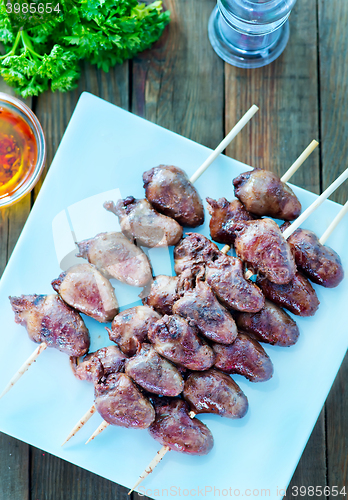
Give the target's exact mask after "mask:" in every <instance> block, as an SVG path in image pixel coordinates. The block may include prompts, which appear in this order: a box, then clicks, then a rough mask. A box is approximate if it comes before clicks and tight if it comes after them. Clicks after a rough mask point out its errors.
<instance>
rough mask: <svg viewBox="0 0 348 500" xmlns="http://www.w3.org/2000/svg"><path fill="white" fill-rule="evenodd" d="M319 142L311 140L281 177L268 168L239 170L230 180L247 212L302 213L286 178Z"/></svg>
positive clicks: (284, 215) (279, 215)
mask: <svg viewBox="0 0 348 500" xmlns="http://www.w3.org/2000/svg"><path fill="white" fill-rule="evenodd" d="M318 144H319V143H318V142H317V141H312V142H311V143H310V145H309V146H308V147H307V148H306V149H305V150H304V151H303V153H302V154H301V155H300V156H299V158H298V159H297V160H296V161H295V162H294V163H293V165H292V166H291V167H290V168H289V169H288V170H287V171H286V173H285V174H284V175H283V176H282V177H281V178H279V177H278V176H277V175H276V174H275V173H273V172H271V171H269V170H263V169H260V168H255V169H254V170H251V171H248V172H244V173H242V174H240V175H239V176H238V177H236V178H235V179H234V180H233V185H234V192H235V195H236V197H237V198H238V199H239V200H240V201H241V202H242V203H243V205H244V207H245V208H246V209H247V210H248V212H250V213H251V214H253V215H256V216H258V217H262V216H269V217H274V218H275V219H283V220H294V219H296V218H297V217H298V216H299V215H300V213H301V204H300V202H299V200H298V199H297V197H296V195H295V194H294V192H293V191H292V189H291V188H290V187H289V186H288V185H287V184H286V182H288V181H289V180H290V178H291V177H292V176H293V175H294V173H295V172H296V171H297V170H298V169H299V168H300V166H301V165H302V164H303V162H304V161H305V160H306V159H307V158H308V156H309V155H310V154H311V153H312V152H313V151H314V149H315V148H316V147H317V146H318Z"/></svg>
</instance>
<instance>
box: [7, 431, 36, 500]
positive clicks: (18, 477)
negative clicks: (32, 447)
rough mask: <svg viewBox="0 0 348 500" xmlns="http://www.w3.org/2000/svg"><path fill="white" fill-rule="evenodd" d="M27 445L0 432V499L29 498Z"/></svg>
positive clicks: (23, 499)
mask: <svg viewBox="0 0 348 500" xmlns="http://www.w3.org/2000/svg"><path fill="white" fill-rule="evenodd" d="M28 449H29V447H28V445H27V444H25V443H22V442H21V441H18V440H17V439H13V438H11V437H10V436H6V434H0V478H1V480H0V500H29V498H30V497H29V452H28Z"/></svg>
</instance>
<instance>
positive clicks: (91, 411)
mask: <svg viewBox="0 0 348 500" xmlns="http://www.w3.org/2000/svg"><path fill="white" fill-rule="evenodd" d="M96 410H97V409H96V407H95V405H94V404H93V405H92V406H91V407H90V409H89V410H88V411H87V412H86V413H85V414H84V416H83V417H82V418H80V420H79V421H78V422H77V424H76V425H75V427H74V428H73V430H72V431H71V432H70V434H69V436H68V437H67V438H66V440H65V441H64V443H63V444H62V446H64V445H65V444H66V443H67V442H68V441H69V439H71V438H72V437H74V436H75V434H76V433H77V432H78V431H79V430H80V429H81V428H82V427H83V426H84V425H85V423H86V422H88V420H89V419H90V418H91V416H92V415H94V413H95V412H96Z"/></svg>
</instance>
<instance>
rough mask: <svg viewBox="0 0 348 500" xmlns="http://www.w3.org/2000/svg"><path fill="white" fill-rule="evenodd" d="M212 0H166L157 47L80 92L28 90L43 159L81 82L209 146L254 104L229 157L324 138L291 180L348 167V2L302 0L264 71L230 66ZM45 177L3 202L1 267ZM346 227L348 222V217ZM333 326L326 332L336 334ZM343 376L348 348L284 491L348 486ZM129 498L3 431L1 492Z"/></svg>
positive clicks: (253, 159) (283, 165) (263, 162)
mask: <svg viewBox="0 0 348 500" xmlns="http://www.w3.org/2000/svg"><path fill="white" fill-rule="evenodd" d="M214 4H215V2H214V0H200V1H199V2H197V1H196V0H166V6H167V8H169V9H170V10H171V12H172V21H171V24H170V26H169V27H168V28H167V29H166V32H165V34H164V35H163V37H162V38H161V40H160V41H159V42H158V43H157V44H156V46H155V47H154V48H153V49H152V50H150V51H146V52H144V53H143V54H141V55H140V56H139V57H137V58H135V59H134V60H133V61H130V62H127V63H125V64H124V65H123V66H120V67H117V68H115V69H114V70H112V71H111V72H110V73H109V74H105V73H102V72H101V71H97V70H96V69H95V68H94V67H90V66H88V65H84V67H83V71H82V77H81V80H80V84H79V87H78V89H77V90H76V91H74V92H70V93H65V94H59V93H55V94H52V93H50V92H46V93H45V94H43V95H42V96H40V97H39V98H33V99H32V100H30V102H29V104H30V105H31V107H32V109H33V110H34V112H35V113H36V114H37V116H38V118H39V120H40V121H41V123H42V126H43V129H44V132H45V135H46V139H47V145H48V161H47V168H49V165H50V163H51V161H52V158H53V156H54V154H55V151H56V149H57V147H58V145H59V142H60V140H61V137H62V135H63V133H64V130H65V128H66V126H67V124H68V121H69V119H70V116H71V114H72V112H73V110H74V107H75V105H76V102H77V99H78V97H79V95H80V93H81V92H82V91H84V90H87V91H89V92H92V93H93V94H96V95H98V96H100V97H102V98H104V99H106V100H108V101H110V102H113V103H115V104H117V105H118V106H121V107H123V108H125V109H127V110H130V111H132V112H133V113H135V114H137V115H140V116H143V117H145V118H146V119H147V120H150V121H153V122H155V123H157V124H158V125H162V126H163V127H166V128H168V129H169V130H173V131H174V132H177V133H179V134H181V135H183V136H185V137H188V138H190V139H193V140H194V141H197V142H199V143H201V144H204V145H205V146H208V147H211V148H214V147H215V146H216V145H217V144H218V143H219V142H220V140H221V139H222V138H223V137H224V135H225V133H226V132H227V131H229V130H230V128H231V127H232V125H233V124H234V123H235V122H236V121H237V120H238V119H239V118H240V117H241V115H242V114H243V113H244V112H245V111H246V110H247V109H248V108H249V107H250V106H251V104H253V103H256V104H257V105H258V106H259V107H260V112H259V113H258V114H257V115H256V117H254V118H253V120H252V122H251V123H250V124H249V125H248V127H247V129H246V130H245V131H244V132H243V133H241V134H240V135H239V136H238V138H237V139H236V140H235V141H234V142H233V144H232V145H231V146H230V147H229V148H228V150H227V154H228V155H229V156H232V157H233V158H236V159H238V160H240V161H242V162H245V163H247V164H249V165H252V166H254V167H261V168H268V169H271V170H274V171H275V172H277V173H279V174H281V173H284V172H285V170H286V169H287V168H288V167H289V165H290V163H291V162H292V161H293V160H295V159H296V158H297V156H298V155H299V154H300V153H301V152H302V150H303V149H304V148H305V147H306V146H307V145H308V144H309V142H310V141H311V140H312V139H314V138H316V139H318V140H319V141H320V143H321V146H320V149H319V148H318V149H317V150H316V151H315V152H314V153H313V154H312V156H311V157H310V158H309V160H307V162H306V163H305V166H304V167H303V168H301V169H300V171H299V172H298V173H296V175H295V176H294V178H293V179H292V182H293V183H295V184H297V185H299V186H302V187H303V188H305V189H308V190H310V191H313V192H315V193H320V192H322V191H323V190H324V189H325V188H326V187H327V186H328V185H329V184H330V183H331V182H332V181H333V180H334V179H335V178H336V177H337V176H338V175H339V174H340V173H341V172H342V171H343V170H344V169H345V168H347V166H348V164H347V157H348V140H347V138H348V83H347V82H348V64H347V60H346V59H347V55H346V54H347V53H348V32H347V26H348V2H346V1H342V0H330V1H324V0H299V1H298V3H297V5H296V7H295V8H294V10H293V13H292V15H291V35H290V41H289V44H288V46H287V48H286V50H285V52H284V53H283V55H282V56H281V57H280V58H279V59H278V60H277V61H276V62H274V63H273V64H271V65H270V66H267V67H265V68H261V69H257V70H242V69H237V68H234V67H232V66H229V65H226V64H224V63H223V62H222V61H221V60H220V59H219V58H218V57H217V56H216V54H215V53H214V52H213V50H212V48H211V46H210V44H209V41H208V37H207V23H208V18H209V15H210V13H211V11H212V9H213V7H214ZM0 85H2V87H1V90H4V91H7V92H11V93H12V91H11V90H10V89H9V88H7V87H6V86H4V85H3V83H1V84H0ZM43 180H44V175H43V176H42V179H41V181H40V182H39V184H38V185H37V186H36V188H35V190H34V192H33V193H31V194H30V195H28V196H27V197H26V198H25V199H23V200H22V201H21V202H20V203H18V204H17V205H15V206H13V207H11V208H9V209H4V210H1V211H0V269H1V271H2V270H3V269H4V267H5V265H6V262H7V261H8V259H9V257H10V255H11V252H12V249H13V247H14V245H15V243H16V241H17V238H18V236H19V234H20V232H21V230H22V227H23V225H24V223H25V221H26V219H27V216H28V214H29V212H30V209H31V207H32V205H33V203H34V201H35V198H36V196H37V194H38V192H39V190H40V186H41V184H42V182H43ZM231 194H232V192H231ZM347 197H348V184H347V183H346V184H345V186H342V187H341V188H340V189H339V190H338V191H337V192H336V193H335V194H334V196H332V199H334V200H335V201H338V202H340V203H344V202H345V201H346V200H347ZM340 230H341V231H347V225H345V227H344V226H343V224H342V225H341V227H340ZM328 314H329V311H328ZM333 336H334V332H328V339H330V337H331V338H333ZM328 341H330V340H328ZM294 369H296V368H295V367H294ZM347 378H348V358H347V357H346V359H345V362H344V363H343V365H342V367H341V369H340V372H339V374H338V376H337V378H336V381H335V383H334V385H333V387H332V389H331V392H330V394H329V397H328V399H327V402H326V404H325V407H324V408H323V410H322V412H321V414H320V416H319V419H318V422H317V424H316V426H315V428H314V431H313V433H312V436H311V438H310V439H309V442H308V444H307V447H306V449H305V451H304V454H303V456H302V458H301V460H300V462H299V465H298V467H297V469H296V472H295V475H294V477H293V479H292V482H291V485H290V487H289V489H288V494H287V496H286V498H298V496H297V497H296V496H295V495H292V493H291V492H292V488H291V487H292V486H301V485H303V486H307V487H308V486H314V487H315V486H322V487H324V486H326V485H329V486H338V487H339V489H340V488H341V487H342V486H344V485H346V487H347V484H348V459H347V450H348V446H347V442H348V419H347V415H348V398H347ZM284 454H286V450H284ZM119 458H120V459H122V458H121V456H120V457H119ZM137 472H139V473H140V472H141V471H135V477H136V475H137ZM276 473H277V472H276V471H275V474H276ZM121 498H123V499H126V498H129V497H127V490H126V489H125V488H123V487H120V486H118V485H117V484H114V483H111V482H109V481H107V480H104V479H102V478H100V477H98V476H96V475H93V474H92V473H89V472H86V471H84V470H82V469H80V468H78V467H76V466H73V465H70V464H69V463H67V462H64V461H62V460H60V459H58V458H56V457H54V456H51V455H49V454H47V453H44V452H43V451H41V450H38V449H35V448H33V447H30V446H28V445H27V444H24V443H21V442H19V441H17V440H15V439H12V438H10V437H8V436H6V435H0V500H92V499H93V500H96V499H98V500H99V499H100V500H111V499H113V500H115V499H121ZM132 498H133V499H137V498H138V495H137V494H133V496H132ZM305 498H309V496H306V497H305ZM327 498H328V497H327ZM332 498H333V495H332ZM337 498H339V499H341V498H342V499H343V498H344V497H341V496H339V497H337ZM330 499H331V496H330Z"/></svg>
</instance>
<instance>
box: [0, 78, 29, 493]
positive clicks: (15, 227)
mask: <svg viewBox="0 0 348 500" xmlns="http://www.w3.org/2000/svg"><path fill="white" fill-rule="evenodd" d="M0 92H6V93H7V94H10V95H14V96H16V95H15V93H14V91H13V89H12V88H10V87H8V86H7V85H6V84H5V83H4V81H3V80H0ZM16 97H18V96H16ZM25 102H26V104H27V105H28V106H31V99H27V100H26V101H25ZM30 207H31V204H30V194H29V195H27V196H26V197H25V198H23V200H21V201H20V202H18V203H17V204H16V205H13V206H12V207H9V208H3V209H1V210H0V276H1V275H2V273H3V271H4V269H5V266H6V264H7V262H8V259H9V258H10V255H11V253H12V250H13V247H14V245H15V243H16V241H17V239H18V236H19V234H20V232H21V230H22V228H23V225H24V223H25V221H26V219H27V217H28V214H29V212H30ZM0 478H1V480H0V500H12V499H18V500H27V499H28V498H29V496H28V495H29V446H28V445H27V444H25V443H21V442H20V441H18V440H16V439H13V438H11V437H9V436H6V435H5V434H2V433H0Z"/></svg>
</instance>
